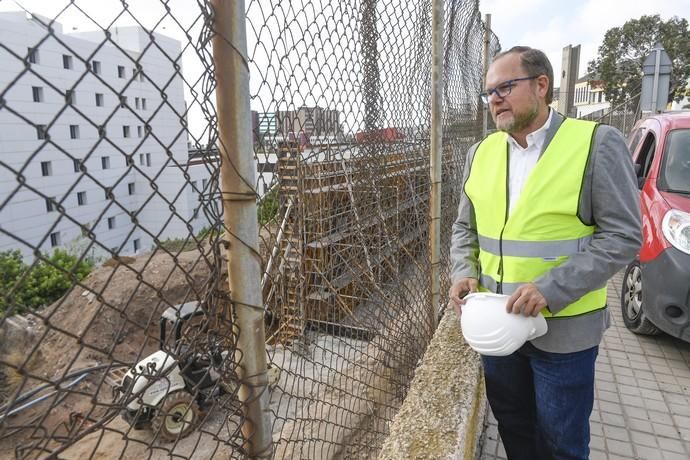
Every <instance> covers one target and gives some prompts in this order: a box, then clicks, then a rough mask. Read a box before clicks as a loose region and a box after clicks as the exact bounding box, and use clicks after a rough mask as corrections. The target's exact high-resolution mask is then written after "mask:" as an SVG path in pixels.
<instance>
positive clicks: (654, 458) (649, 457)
mask: <svg viewBox="0 0 690 460" xmlns="http://www.w3.org/2000/svg"><path fill="white" fill-rule="evenodd" d="M635 452H637V457H636V458H639V459H640V460H663V459H664V457H663V454H662V452H661V451H660V450H659V449H658V448H653V447H647V446H640V445H637V444H635Z"/></svg>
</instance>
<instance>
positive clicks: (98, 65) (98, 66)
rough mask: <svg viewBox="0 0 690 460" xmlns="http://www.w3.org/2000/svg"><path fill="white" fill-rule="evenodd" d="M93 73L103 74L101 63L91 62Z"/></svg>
mask: <svg viewBox="0 0 690 460" xmlns="http://www.w3.org/2000/svg"><path fill="white" fill-rule="evenodd" d="M91 71H92V72H93V73H95V74H96V75H100V73H101V61H91Z"/></svg>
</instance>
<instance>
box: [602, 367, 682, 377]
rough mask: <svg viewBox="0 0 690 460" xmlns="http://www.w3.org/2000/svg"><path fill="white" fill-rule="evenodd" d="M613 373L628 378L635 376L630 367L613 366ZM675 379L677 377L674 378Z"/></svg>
mask: <svg viewBox="0 0 690 460" xmlns="http://www.w3.org/2000/svg"><path fill="white" fill-rule="evenodd" d="M613 373H614V374H616V375H623V376H627V377H632V376H633V371H632V369H630V368H629V367H623V366H613ZM672 378H675V377H672Z"/></svg>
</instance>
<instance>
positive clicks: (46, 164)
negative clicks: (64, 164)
mask: <svg viewBox="0 0 690 460" xmlns="http://www.w3.org/2000/svg"><path fill="white" fill-rule="evenodd" d="M41 175H42V176H44V177H47V176H52V175H53V166H52V164H51V163H50V161H41Z"/></svg>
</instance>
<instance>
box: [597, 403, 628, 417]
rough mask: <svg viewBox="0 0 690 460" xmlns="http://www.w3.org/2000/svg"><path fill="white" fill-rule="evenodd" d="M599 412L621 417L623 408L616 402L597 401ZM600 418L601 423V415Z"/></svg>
mask: <svg viewBox="0 0 690 460" xmlns="http://www.w3.org/2000/svg"><path fill="white" fill-rule="evenodd" d="M599 412H600V413H601V412H609V413H611V414H616V415H623V406H621V405H620V404H619V403H617V402H615V403H614V402H610V401H599ZM600 416H601V417H602V419H601V420H602V421H603V420H604V418H603V415H601V414H600Z"/></svg>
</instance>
